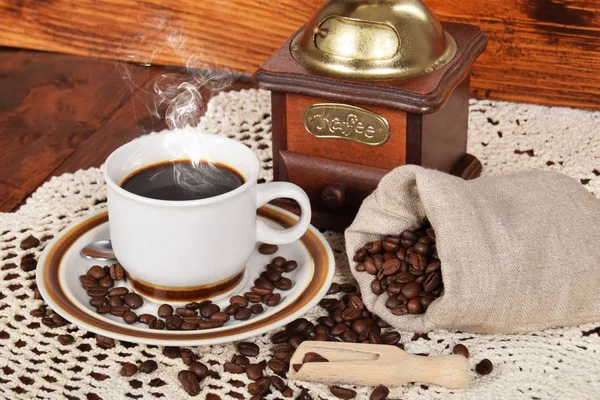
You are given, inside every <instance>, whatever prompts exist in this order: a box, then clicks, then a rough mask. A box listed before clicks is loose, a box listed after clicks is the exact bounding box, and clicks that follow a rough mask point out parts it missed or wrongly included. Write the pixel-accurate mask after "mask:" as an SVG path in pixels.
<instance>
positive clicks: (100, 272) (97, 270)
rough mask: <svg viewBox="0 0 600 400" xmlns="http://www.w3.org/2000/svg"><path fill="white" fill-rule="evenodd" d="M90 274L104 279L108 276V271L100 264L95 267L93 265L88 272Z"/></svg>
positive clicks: (95, 277)
mask: <svg viewBox="0 0 600 400" xmlns="http://www.w3.org/2000/svg"><path fill="white" fill-rule="evenodd" d="M87 274H88V276H90V277H92V278H94V279H96V280H98V279H102V278H104V277H105V276H106V272H105V271H104V268H102V267H101V266H99V265H94V266H93V267H91V268H90V269H89V270H88V272H87Z"/></svg>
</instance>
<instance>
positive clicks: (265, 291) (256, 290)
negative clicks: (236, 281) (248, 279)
mask: <svg viewBox="0 0 600 400" xmlns="http://www.w3.org/2000/svg"><path fill="white" fill-rule="evenodd" d="M250 290H252V291H253V292H254V293H256V294H259V295H261V296H267V295H270V294H271V293H273V289H266V288H261V287H257V286H252V287H251V288H250Z"/></svg>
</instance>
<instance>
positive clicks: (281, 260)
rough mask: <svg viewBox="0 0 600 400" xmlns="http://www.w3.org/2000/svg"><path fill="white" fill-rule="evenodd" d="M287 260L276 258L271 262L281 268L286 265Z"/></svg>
mask: <svg viewBox="0 0 600 400" xmlns="http://www.w3.org/2000/svg"><path fill="white" fill-rule="evenodd" d="M285 262H286V259H285V258H283V257H280V256H277V257H275V258H274V259H273V260H271V264H273V265H275V266H276V267H281V266H282V265H283V264H285Z"/></svg>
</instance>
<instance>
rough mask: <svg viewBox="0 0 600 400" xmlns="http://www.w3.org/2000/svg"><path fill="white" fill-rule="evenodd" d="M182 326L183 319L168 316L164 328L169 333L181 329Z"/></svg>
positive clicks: (176, 316) (175, 315) (174, 315)
mask: <svg viewBox="0 0 600 400" xmlns="http://www.w3.org/2000/svg"><path fill="white" fill-rule="evenodd" d="M182 324H183V318H181V317H180V316H179V315H177V314H173V315H169V316H168V317H167V318H165V326H166V327H167V329H168V330H170V331H174V330H177V329H179V328H181V325H182Z"/></svg>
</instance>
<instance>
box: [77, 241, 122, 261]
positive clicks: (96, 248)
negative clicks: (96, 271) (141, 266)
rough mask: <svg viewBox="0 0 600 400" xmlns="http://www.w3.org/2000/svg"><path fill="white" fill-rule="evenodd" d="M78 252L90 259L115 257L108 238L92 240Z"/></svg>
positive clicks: (111, 258)
mask: <svg viewBox="0 0 600 400" xmlns="http://www.w3.org/2000/svg"><path fill="white" fill-rule="evenodd" d="M80 254H81V255H82V256H83V257H85V258H89V259H91V260H102V261H108V260H115V259H116V257H115V253H113V249H112V244H111V243H110V240H98V241H96V242H92V243H90V244H88V245H87V246H85V247H84V248H83V249H81V251H80Z"/></svg>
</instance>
